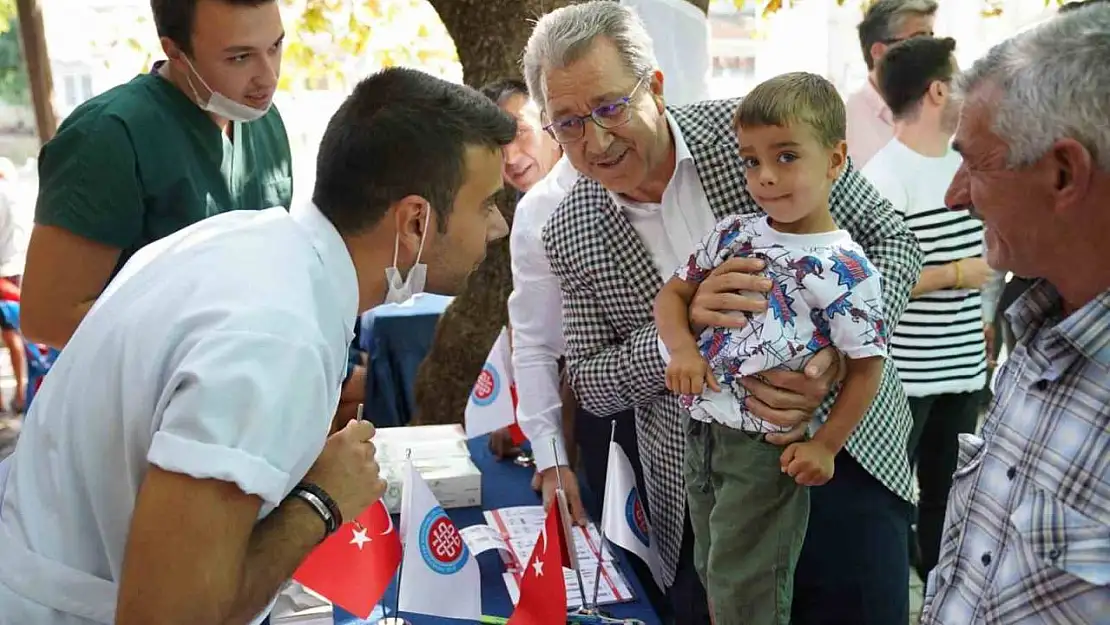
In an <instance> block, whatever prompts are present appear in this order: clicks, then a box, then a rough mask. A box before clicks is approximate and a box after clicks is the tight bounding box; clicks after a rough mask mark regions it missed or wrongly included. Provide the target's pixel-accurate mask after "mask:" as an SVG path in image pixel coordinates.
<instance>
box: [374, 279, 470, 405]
mask: <svg viewBox="0 0 1110 625" xmlns="http://www.w3.org/2000/svg"><path fill="white" fill-rule="evenodd" d="M452 299H453V298H450V297H444V296H442V295H434V294H431V293H424V294H420V295H418V296H416V297H414V298H413V299H411V300H409V301H408V302H405V303H404V304H385V305H383V306H378V307H377V308H374V309H372V310H369V311H367V312H366V314H364V315H363V317H362V328H361V331H360V332H359V338H360V340H361V343H362V345H361V347H362V349H363V350H364V351H366V353H367V355H368V356H369V360H370V364H369V367H368V368H367V372H366V373H367V375H366V400H365V402H364V403H365V413H364V414H365V418H366V419H367V420H369V421H371V422H372V423H373V424H374V425H375V426H376V427H392V426H397V425H408V423H409V421H411V420H412V415H413V413H414V412H415V408H416V402H415V400H414V399H413V383H414V382H415V380H416V372H417V370H419V368H420V363H421V362H423V361H424V357H425V356H427V355H428V350H429V349H431V346H432V340H433V339H434V338H435V332H436V324H437V323H439V317H440V315H442V314H443V311H444V310H446V308H447V305H448V304H450V303H451V300H452Z"/></svg>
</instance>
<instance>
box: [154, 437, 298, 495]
mask: <svg viewBox="0 0 1110 625" xmlns="http://www.w3.org/2000/svg"><path fill="white" fill-rule="evenodd" d="M147 462H149V463H150V464H153V465H156V466H157V467H159V468H161V469H163V470H165V471H169V472H171V473H181V474H183V475H188V476H190V477H194V478H197V479H213V480H220V481H223V482H231V483H232V484H235V485H236V486H238V487H239V490H241V491H243V492H244V493H246V494H248V495H258V496H259V497H261V498H262V499H263V500H264V501H265V502H266V503H268V504H270V505H274V506H276V505H278V504H280V503H281V500H282V499H284V498H285V495H286V494H287V493H286V492H285V490H286V486H287V485H288V484H289V474H288V473H286V472H284V471H281V470H280V469H276V468H274V467H273V465H271V464H270V463H268V462H266V461H265V460H263V459H262V458H259V457H258V456H255V455H252V454H248V453H246V452H244V451H242V450H239V449H234V448H231V447H223V446H220V445H213V444H211V443H201V442H198V441H194V440H189V439H186V438H182V437H180V436H177V435H175V434H171V433H169V432H164V431H160V432H155V433H154V439H153V440H152V442H151V445H150V451H148V452H147Z"/></svg>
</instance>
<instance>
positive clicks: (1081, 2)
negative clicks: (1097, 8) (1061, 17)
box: [1056, 0, 1110, 13]
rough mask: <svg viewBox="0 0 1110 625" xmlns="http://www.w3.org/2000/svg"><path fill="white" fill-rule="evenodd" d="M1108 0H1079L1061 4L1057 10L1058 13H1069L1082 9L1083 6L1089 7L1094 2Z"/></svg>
mask: <svg viewBox="0 0 1110 625" xmlns="http://www.w3.org/2000/svg"><path fill="white" fill-rule="evenodd" d="M1108 1H1110V0H1078V1H1077V2H1069V3H1067V4H1063V5H1060V9H1059V10H1057V11H1056V12H1057V13H1068V12H1070V11H1074V10H1076V9H1082V8H1083V7H1089V6H1091V5H1093V4H1105V3H1106V2H1108Z"/></svg>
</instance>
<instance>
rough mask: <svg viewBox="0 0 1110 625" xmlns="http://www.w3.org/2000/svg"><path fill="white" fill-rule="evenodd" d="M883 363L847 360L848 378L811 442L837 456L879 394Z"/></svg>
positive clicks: (869, 359) (880, 361) (873, 359)
mask: <svg viewBox="0 0 1110 625" xmlns="http://www.w3.org/2000/svg"><path fill="white" fill-rule="evenodd" d="M883 360H884V359H883V358H882V357H880V356H872V357H870V358H849V359H847V374H846V375H845V376H844V383H843V385H842V386H841V388H840V394H839V395H837V397H836V403H834V404H833V407H832V410H830V411H829V418H828V420H827V421H825V424H824V425H822V426H821V428H820V429H818V430H817V433H816V434H815V435H814V436H813V440H814V442H818V443H821V444H822V445H823V446H824V447H825V448H827V449H828V450H829V451H830V452H832V453H833V454H837V453H839V452H840V450H841V448H843V447H844V444H845V443H847V442H848V437H849V436H851V435H852V432H853V431H854V430H855V429H856V426H857V425H859V422H860V421H861V420H863V415H865V414H867V409H868V408H869V407H870V406H871V402H872V401H874V399H875V395H876V394H877V393H878V391H879V383H880V382H881V381H882V377H883Z"/></svg>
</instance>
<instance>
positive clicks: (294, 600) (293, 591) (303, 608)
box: [270, 581, 333, 625]
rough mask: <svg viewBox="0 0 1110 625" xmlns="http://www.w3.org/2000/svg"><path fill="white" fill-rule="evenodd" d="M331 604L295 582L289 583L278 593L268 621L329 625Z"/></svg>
mask: <svg viewBox="0 0 1110 625" xmlns="http://www.w3.org/2000/svg"><path fill="white" fill-rule="evenodd" d="M332 620H333V617H332V607H331V602H329V601H328V600H327V599H324V598H323V597H321V596H320V595H318V594H316V593H314V592H312V591H311V590H309V589H307V588H305V587H304V586H302V585H300V584H298V583H297V582H293V581H291V582H289V583H287V584H286V586H285V588H283V589H282V590H281V592H280V593H278V598H277V601H276V602H274V607H273V610H271V612H270V621H271V622H272V623H274V624H275V625H276V624H278V623H290V624H294V623H295V624H296V625H331V623H332Z"/></svg>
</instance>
